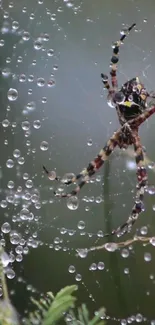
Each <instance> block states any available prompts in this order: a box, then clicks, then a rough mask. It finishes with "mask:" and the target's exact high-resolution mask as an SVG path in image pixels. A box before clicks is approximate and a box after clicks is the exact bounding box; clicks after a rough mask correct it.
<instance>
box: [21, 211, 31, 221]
mask: <svg viewBox="0 0 155 325" xmlns="http://www.w3.org/2000/svg"><path fill="white" fill-rule="evenodd" d="M19 215H20V219H21V220H29V219H30V217H31V213H30V211H29V210H28V209H22V210H21V211H20V214H19Z"/></svg>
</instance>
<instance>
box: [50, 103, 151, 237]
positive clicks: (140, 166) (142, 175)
mask: <svg viewBox="0 0 155 325" xmlns="http://www.w3.org/2000/svg"><path fill="white" fill-rule="evenodd" d="M154 113H155V106H152V107H151V108H149V109H146V110H145V111H144V112H143V113H142V114H140V115H139V116H138V117H136V118H134V119H132V120H130V121H129V122H128V123H127V124H124V125H123V126H122V127H121V128H119V129H118V130H117V131H116V132H114V134H113V136H112V137H111V138H110V139H109V140H108V141H107V143H106V145H105V146H104V148H103V149H101V151H100V152H99V154H98V155H97V157H96V158H95V159H94V160H93V161H92V162H91V163H89V165H88V167H87V168H85V169H84V170H82V171H81V173H80V174H78V175H77V176H75V177H74V178H72V179H71V180H70V181H69V182H66V185H69V184H72V183H74V182H76V181H77V180H79V179H80V178H81V177H82V181H81V182H80V183H79V185H78V186H77V187H76V188H75V189H74V190H73V191H72V192H70V193H62V194H59V193H56V192H55V193H54V194H55V196H58V197H61V198H63V197H68V198H69V197H71V196H75V195H77V194H78V192H79V191H80V189H81V188H82V187H83V186H84V184H86V183H87V182H88V181H89V179H90V178H91V176H92V175H94V174H95V173H96V171H98V170H99V168H100V167H101V166H102V165H103V164H104V162H105V161H106V160H107V159H108V158H109V156H110V154H111V153H112V152H113V150H114V148H115V147H116V146H119V147H120V148H122V147H124V145H125V146H126V147H128V146H129V145H133V146H134V150H135V160H136V165H137V180H138V184H137V187H136V189H137V191H136V196H135V203H134V206H133V208H132V212H131V214H130V216H129V218H128V220H127V221H126V222H125V223H124V224H123V225H121V226H119V227H118V228H117V229H114V230H112V232H111V233H109V234H105V236H109V235H115V234H125V233H126V232H128V231H129V230H131V228H132V226H133V224H134V223H135V221H136V220H137V219H138V217H139V214H140V213H141V212H142V210H143V199H144V188H145V186H146V185H147V172H146V168H145V164H144V154H143V149H142V145H141V142H140V138H139V135H138V129H139V126H140V125H141V124H142V123H144V122H145V121H146V120H147V119H148V118H149V117H150V116H151V115H153V114H154ZM44 170H45V172H46V174H47V175H48V177H49V179H52V180H53V179H54V178H53V177H52V178H50V176H51V174H50V173H51V172H49V171H48V170H47V169H46V167H44ZM55 179H56V180H59V179H58V178H55ZM60 181H61V180H60Z"/></svg>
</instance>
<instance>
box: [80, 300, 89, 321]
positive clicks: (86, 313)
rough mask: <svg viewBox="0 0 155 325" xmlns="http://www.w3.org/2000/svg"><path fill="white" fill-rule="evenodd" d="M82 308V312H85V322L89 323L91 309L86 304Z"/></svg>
mask: <svg viewBox="0 0 155 325" xmlns="http://www.w3.org/2000/svg"><path fill="white" fill-rule="evenodd" d="M81 309H82V313H83V317H84V320H85V323H86V324H88V322H89V311H88V309H87V307H86V305H85V304H82V306H81Z"/></svg>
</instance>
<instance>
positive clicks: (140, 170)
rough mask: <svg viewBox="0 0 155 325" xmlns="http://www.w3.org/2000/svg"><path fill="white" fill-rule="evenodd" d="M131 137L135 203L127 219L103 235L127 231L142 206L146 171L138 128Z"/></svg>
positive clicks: (120, 233) (141, 209) (121, 233)
mask: <svg viewBox="0 0 155 325" xmlns="http://www.w3.org/2000/svg"><path fill="white" fill-rule="evenodd" d="M132 137H133V145H134V150H135V160H136V165H137V180H138V184H137V187H136V188H137V191H136V197H135V203H134V206H133V208H132V211H131V214H130V216H129V218H128V220H127V221H126V222H125V223H124V224H122V225H121V226H119V227H118V228H117V229H114V230H112V232H111V233H110V234H105V235H104V236H105V237H107V236H110V235H115V234H119V235H123V234H125V233H127V232H129V231H130V230H131V228H132V226H133V224H134V223H135V222H136V220H137V219H138V217H139V215H140V213H141V212H142V211H143V208H144V204H143V199H144V191H145V186H146V185H147V172H146V168H145V163H144V153H143V149H142V145H141V142H140V138H139V136H138V129H135V130H132Z"/></svg>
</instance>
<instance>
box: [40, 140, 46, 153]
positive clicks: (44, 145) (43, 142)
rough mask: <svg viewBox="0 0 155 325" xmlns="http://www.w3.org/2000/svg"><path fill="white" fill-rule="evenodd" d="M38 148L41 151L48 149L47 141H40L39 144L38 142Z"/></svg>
mask: <svg viewBox="0 0 155 325" xmlns="http://www.w3.org/2000/svg"><path fill="white" fill-rule="evenodd" d="M40 149H41V150H42V151H46V150H48V142H47V141H42V142H41V144H40Z"/></svg>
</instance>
